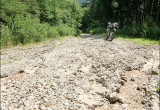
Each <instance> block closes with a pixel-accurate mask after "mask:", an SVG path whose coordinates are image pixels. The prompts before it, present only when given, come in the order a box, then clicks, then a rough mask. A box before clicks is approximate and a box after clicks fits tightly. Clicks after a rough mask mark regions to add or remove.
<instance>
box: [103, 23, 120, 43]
mask: <svg viewBox="0 0 160 110" xmlns="http://www.w3.org/2000/svg"><path fill="white" fill-rule="evenodd" d="M118 28H119V27H118V23H111V22H108V26H107V36H106V40H108V41H112V40H113V38H114V35H115V32H116V30H117V29H118Z"/></svg>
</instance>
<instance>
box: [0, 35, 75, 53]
mask: <svg viewBox="0 0 160 110" xmlns="http://www.w3.org/2000/svg"><path fill="white" fill-rule="evenodd" d="M73 37H74V36H63V37H62V36H61V37H55V38H50V39H45V40H43V41H41V42H37V43H35V42H31V43H28V44H25V45H22V44H19V45H17V46H13V45H10V46H8V47H1V50H3V51H5V50H6V49H10V48H13V49H15V50H17V49H19V47H21V48H23V49H28V48H30V47H32V46H36V45H39V44H42V43H43V44H45V43H47V42H50V41H53V40H60V41H62V42H63V41H64V40H66V39H70V38H73ZM56 46H57V44H53V48H55V47H56ZM1 54H2V53H1Z"/></svg>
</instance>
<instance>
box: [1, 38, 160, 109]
mask: <svg viewBox="0 0 160 110" xmlns="http://www.w3.org/2000/svg"><path fill="white" fill-rule="evenodd" d="M55 44H57V46H56V47H55ZM158 52H159V50H158V46H148V47H143V46H138V45H135V44H132V43H128V42H125V41H120V40H119V39H114V40H113V41H112V42H108V41H105V40H104V39H103V38H101V37H98V36H91V35H83V37H82V38H72V39H68V40H64V41H52V42H48V43H45V44H41V45H37V46H32V47H30V48H28V49H24V48H13V49H8V50H5V51H4V52H3V55H1V107H2V108H1V109H2V110H14V109H15V110H17V109H18V110H64V109H65V110H143V109H144V110H158V109H159V100H158V97H159V95H158V93H157V92H156V89H157V84H158V79H159V78H158V72H159V71H158V65H159V62H158V61H159V55H158Z"/></svg>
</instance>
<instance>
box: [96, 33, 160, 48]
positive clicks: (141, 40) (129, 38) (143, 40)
mask: <svg viewBox="0 0 160 110" xmlns="http://www.w3.org/2000/svg"><path fill="white" fill-rule="evenodd" d="M98 35H100V36H102V37H105V36H106V33H101V34H98ZM115 38H118V39H120V40H122V41H127V42H132V43H134V44H137V45H141V46H150V45H159V44H160V43H159V41H156V40H150V39H147V38H136V37H132V36H125V35H119V34H118V35H116V36H115Z"/></svg>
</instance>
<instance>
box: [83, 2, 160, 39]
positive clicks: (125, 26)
mask: <svg viewBox="0 0 160 110" xmlns="http://www.w3.org/2000/svg"><path fill="white" fill-rule="evenodd" d="M159 7H160V4H159V3H158V0H148V1H143V0H142V1H136V0H123V1H121V0H107V1H105V0H90V2H89V3H87V2H86V3H84V5H82V8H83V10H84V11H86V10H87V11H86V12H85V13H84V17H83V20H82V21H83V22H82V24H83V25H82V30H83V31H84V32H86V30H87V32H91V33H100V31H101V30H99V27H105V28H106V27H107V22H117V23H118V24H119V27H120V30H119V32H118V33H121V34H123V35H129V36H134V37H140V38H149V39H156V40H158V39H159V37H160V19H159V18H160V8H159ZM86 8H87V9H86ZM96 31H98V32H96ZM102 32H103V31H102Z"/></svg>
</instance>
